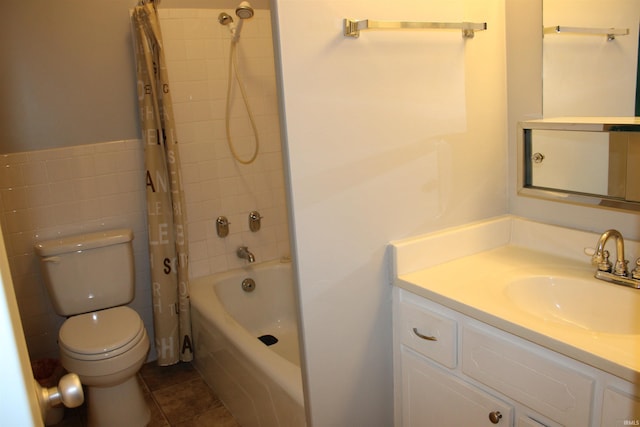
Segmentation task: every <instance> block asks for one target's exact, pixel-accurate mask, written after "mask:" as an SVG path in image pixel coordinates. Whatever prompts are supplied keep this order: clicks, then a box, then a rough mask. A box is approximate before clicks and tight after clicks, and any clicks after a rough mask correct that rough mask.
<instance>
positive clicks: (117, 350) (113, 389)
mask: <svg viewBox="0 0 640 427" xmlns="http://www.w3.org/2000/svg"><path fill="white" fill-rule="evenodd" d="M132 240H133V233H132V231H131V230H128V229H119V230H105V231H99V232H96V233H91V234H82V235H77V236H70V237H63V238H59V239H55V240H50V241H45V242H40V243H37V244H36V246H35V250H36V253H37V254H38V255H39V256H40V263H41V266H42V270H43V275H44V279H45V284H46V286H47V291H48V292H49V296H50V298H51V302H52V304H53V306H54V309H55V311H56V313H58V314H59V315H61V316H65V317H67V320H65V322H64V323H63V324H62V326H61V327H60V331H59V332H58V344H59V349H60V362H61V363H62V366H63V367H64V368H65V369H66V370H67V371H69V372H73V373H75V374H77V375H78V376H79V377H80V382H81V383H82V384H83V386H84V387H85V391H86V401H87V405H88V408H87V418H88V424H89V426H90V427H103V426H104V427H113V426H127V427H142V426H146V425H147V424H148V423H149V419H150V416H151V413H150V410H149V407H148V406H147V404H146V401H145V397H144V394H143V392H142V388H141V386H140V384H139V382H138V377H137V372H138V371H139V370H140V368H141V367H142V365H143V363H144V362H145V360H146V358H147V354H148V352H149V337H148V335H147V332H146V330H145V328H144V324H143V322H142V319H140V316H139V315H138V313H136V311H134V310H132V309H131V308H129V307H127V306H126V304H129V303H130V302H131V301H132V300H133V298H134V289H135V286H134V278H135V274H134V260H133V247H132V244H131V242H132Z"/></svg>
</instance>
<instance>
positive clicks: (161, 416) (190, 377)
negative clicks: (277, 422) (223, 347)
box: [56, 362, 240, 427]
mask: <svg viewBox="0 0 640 427" xmlns="http://www.w3.org/2000/svg"><path fill="white" fill-rule="evenodd" d="M138 379H139V380H140V381H141V382H142V387H143V390H144V392H145V396H146V398H147V402H148V403H149V407H150V408H151V422H150V423H149V427H240V424H238V423H237V422H236V420H235V419H234V418H233V416H232V415H231V413H230V412H229V411H227V408H225V407H224V405H223V404H222V402H221V401H220V399H218V397H217V396H216V395H215V394H214V393H213V391H212V390H211V389H210V388H209V386H207V384H206V383H205V382H204V379H202V377H201V376H200V374H199V373H198V371H197V370H196V369H195V368H194V367H193V366H192V365H191V363H179V364H177V365H173V366H168V367H159V366H157V365H156V364H155V362H150V363H147V364H145V365H144V366H143V367H142V369H141V370H140V373H139V374H138ZM65 411H66V412H65V417H64V419H63V420H62V422H60V423H58V424H56V427H84V426H86V415H85V414H86V413H85V408H84V405H83V406H81V407H80V408H77V409H65Z"/></svg>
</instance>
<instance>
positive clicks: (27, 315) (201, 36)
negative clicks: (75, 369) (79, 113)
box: [0, 9, 290, 360]
mask: <svg viewBox="0 0 640 427" xmlns="http://www.w3.org/2000/svg"><path fill="white" fill-rule="evenodd" d="M220 12H221V11H220V10H212V9H208V10H198V9H160V13H161V21H162V22H161V26H162V31H163V37H164V39H165V44H166V51H167V59H168V61H167V62H168V68H169V76H170V80H171V87H172V95H173V103H174V110H175V119H176V127H177V133H178V138H179V142H180V144H181V155H182V159H181V160H182V170H183V181H184V185H185V197H186V203H187V219H188V232H189V249H190V274H191V277H200V276H204V275H208V274H212V273H216V272H220V271H225V270H228V269H232V268H236V267H240V266H242V265H244V264H245V261H244V260H240V259H238V258H237V257H236V255H235V251H236V249H237V247H238V246H239V245H247V246H248V247H249V249H250V250H251V251H252V252H253V253H254V254H255V255H256V259H257V261H258V262H261V261H268V260H271V259H276V258H279V257H283V256H289V254H290V251H289V235H288V225H287V209H286V202H285V191H284V177H283V170H282V157H281V145H280V131H279V121H278V106H277V95H276V86H275V72H274V64H273V47H272V41H271V25H270V17H269V12H268V11H264V10H256V14H255V16H254V17H253V18H252V19H250V20H248V21H247V22H245V23H244V24H245V25H244V28H243V30H242V35H241V42H240V44H239V45H238V50H237V53H238V64H239V72H240V74H241V76H242V79H243V81H244V84H245V86H246V92H247V95H248V96H247V98H248V101H249V103H250V106H251V109H252V112H253V115H254V118H255V122H256V127H257V129H258V135H259V140H260V152H259V155H258V158H257V160H256V161H255V162H254V163H253V164H251V165H246V166H245V165H240V164H238V163H237V162H235V161H234V160H233V159H232V157H231V155H230V152H229V148H228V146H227V141H226V137H225V121H224V115H225V99H226V91H227V71H228V68H227V67H228V57H229V42H230V40H229V32H228V28H227V27H223V26H221V25H220V24H219V23H218V21H217V16H218V14H219V13H220ZM226 12H227V13H229V14H233V11H232V10H229V11H226ZM239 96H240V95H239V91H238V90H237V88H236V89H234V90H233V91H232V99H233V104H232V109H231V121H230V125H231V131H232V136H233V138H234V140H235V141H236V143H237V150H238V151H239V152H240V154H241V156H242V157H249V155H250V153H251V152H252V149H253V143H254V137H253V134H252V132H251V126H250V124H249V122H248V119H247V113H246V110H245V109H244V106H243V103H242V99H241V98H238V97H239ZM247 153H249V154H247ZM144 192H145V188H144V159H143V147H142V143H141V141H139V140H127V141H109V142H103V143H96V144H88V145H82V146H74V147H66V148H59V149H52V150H39V151H30V152H24V153H12V154H6V155H2V156H0V212H1V217H0V220H1V222H2V227H3V231H4V236H5V241H6V242H5V243H6V246H7V251H8V255H9V261H10V265H11V272H12V276H13V280H14V286H15V290H16V294H17V299H18V305H19V307H20V314H21V317H22V322H23V328H24V330H25V335H26V339H27V345H28V347H29V353H30V356H31V358H32V359H36V358H42V357H56V356H57V344H56V337H57V331H58V329H59V326H60V325H61V323H62V321H63V320H64V319H63V318H61V317H60V316H57V315H56V314H55V313H54V312H53V309H52V307H51V304H50V303H49V299H48V296H47V294H46V290H45V288H44V284H43V281H42V277H41V273H40V270H39V266H38V262H37V258H36V256H35V253H34V251H33V244H34V243H35V242H36V241H38V240H43V239H49V238H52V237H55V236H59V235H60V236H62V235H70V234H77V233H82V232H89V231H95V230H98V229H101V228H118V227H130V228H132V229H133V230H134V233H135V236H136V238H135V241H134V245H135V256H136V299H135V300H134V301H133V303H132V304H131V306H132V307H133V308H134V309H136V310H137V311H138V313H140V315H141V317H142V319H143V320H144V323H145V326H146V328H147V331H148V332H149V333H150V335H151V338H153V325H152V307H151V295H150V286H149V282H150V280H149V268H148V251H147V236H146V218H145V203H144V197H145V193H144ZM252 210H258V211H259V212H260V213H261V214H262V216H263V217H264V218H263V220H262V224H263V226H262V229H261V230H260V231H259V232H257V233H253V232H251V231H249V226H248V214H249V212H250V211H252ZM220 215H224V216H226V217H228V219H229V221H230V222H231V225H230V234H229V236H227V237H226V238H224V239H223V238H220V237H218V236H217V235H216V233H215V220H216V218H217V217H218V216H220ZM153 359H155V351H154V350H153V348H152V350H151V353H150V355H149V360H153Z"/></svg>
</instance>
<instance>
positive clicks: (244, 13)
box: [236, 1, 255, 19]
mask: <svg viewBox="0 0 640 427" xmlns="http://www.w3.org/2000/svg"><path fill="white" fill-rule="evenodd" d="M254 13H255V12H254V10H253V7H251V4H250V3H249V2H248V1H243V2H242V3H240V4H239V5H238V7H237V8H236V15H237V16H238V18H240V19H249V18H251V17H252V16H253V14H254Z"/></svg>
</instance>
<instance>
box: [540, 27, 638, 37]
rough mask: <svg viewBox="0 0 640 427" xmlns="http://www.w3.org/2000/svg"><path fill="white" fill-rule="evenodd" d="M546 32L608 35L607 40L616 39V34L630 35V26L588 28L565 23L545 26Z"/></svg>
mask: <svg viewBox="0 0 640 427" xmlns="http://www.w3.org/2000/svg"><path fill="white" fill-rule="evenodd" d="M544 33H545V34H559V33H569V34H584V35H590V36H600V35H602V36H605V35H606V36H607V40H609V41H611V40H615V38H616V36H627V35H629V29H628V28H588V27H567V26H565V25H556V26H554V27H544Z"/></svg>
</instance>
